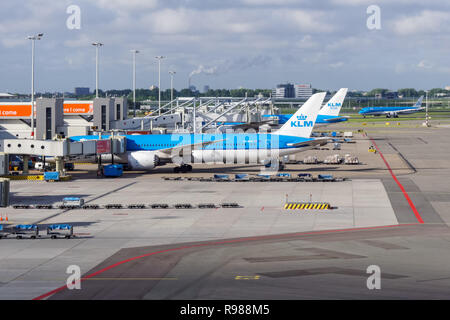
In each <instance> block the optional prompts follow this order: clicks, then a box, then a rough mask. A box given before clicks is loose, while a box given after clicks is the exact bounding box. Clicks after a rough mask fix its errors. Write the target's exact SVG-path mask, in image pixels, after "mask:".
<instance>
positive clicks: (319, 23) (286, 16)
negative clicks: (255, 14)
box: [273, 9, 336, 33]
mask: <svg viewBox="0 0 450 320" xmlns="http://www.w3.org/2000/svg"><path fill="white" fill-rule="evenodd" d="M273 15H274V16H276V17H277V18H278V19H279V21H280V22H282V21H286V22H288V23H290V24H292V25H294V26H296V27H297V28H298V30H297V32H313V33H321V32H332V31H335V30H336V26H334V25H332V24H330V23H328V22H327V21H328V19H327V18H328V17H329V16H330V14H327V13H325V12H322V11H313V10H285V9H283V10H277V11H275V12H274V13H273Z"/></svg>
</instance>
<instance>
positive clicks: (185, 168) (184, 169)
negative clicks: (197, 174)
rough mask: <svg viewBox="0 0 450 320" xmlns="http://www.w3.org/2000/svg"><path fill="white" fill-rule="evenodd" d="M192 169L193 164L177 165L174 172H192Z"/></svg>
mask: <svg viewBox="0 0 450 320" xmlns="http://www.w3.org/2000/svg"><path fill="white" fill-rule="evenodd" d="M191 171H192V166H191V165H189V164H183V165H181V166H179V167H175V168H173V172H175V173H180V172H181V173H186V172H191Z"/></svg>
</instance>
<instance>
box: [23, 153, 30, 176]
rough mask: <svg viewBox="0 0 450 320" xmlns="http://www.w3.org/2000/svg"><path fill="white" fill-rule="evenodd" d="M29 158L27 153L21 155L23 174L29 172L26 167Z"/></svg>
mask: <svg viewBox="0 0 450 320" xmlns="http://www.w3.org/2000/svg"><path fill="white" fill-rule="evenodd" d="M29 160H30V156H29V155H24V156H23V174H28V173H29V168H28V161H29Z"/></svg>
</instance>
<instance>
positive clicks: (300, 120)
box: [291, 114, 314, 128]
mask: <svg viewBox="0 0 450 320" xmlns="http://www.w3.org/2000/svg"><path fill="white" fill-rule="evenodd" d="M307 118H308V117H307V116H305V115H303V114H302V115H299V116H297V120H293V121H291V128H304V127H313V126H314V122H313V121H306V119H307Z"/></svg>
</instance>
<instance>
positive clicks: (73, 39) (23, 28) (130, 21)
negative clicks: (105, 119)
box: [0, 0, 450, 93]
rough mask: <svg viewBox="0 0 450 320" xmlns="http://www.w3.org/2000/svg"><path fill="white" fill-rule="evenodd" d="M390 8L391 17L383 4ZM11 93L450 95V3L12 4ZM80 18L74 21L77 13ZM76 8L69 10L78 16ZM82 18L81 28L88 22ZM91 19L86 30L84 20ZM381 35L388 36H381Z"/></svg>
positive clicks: (157, 0)
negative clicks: (287, 87)
mask: <svg viewBox="0 0 450 320" xmlns="http://www.w3.org/2000/svg"><path fill="white" fill-rule="evenodd" d="M373 5H375V6H377V8H379V15H377V14H376V12H374V11H373V10H372V9H371V8H372V7H371V6H373ZM0 6H1V12H0V61H1V64H0V66H1V76H0V92H20V93H28V92H30V90H31V41H30V40H27V36H29V35H33V34H37V33H44V36H43V38H42V40H40V41H36V56H35V59H36V69H35V87H36V91H37V92H62V91H69V92H73V89H74V87H90V88H91V90H93V89H94V88H95V48H94V47H93V46H92V45H91V43H92V42H95V41H99V42H101V43H103V44H104V46H103V47H101V48H100V51H99V52H100V53H99V55H100V67H99V69H100V85H99V87H100V89H103V90H107V89H130V88H131V87H132V53H131V52H130V50H132V49H136V50H139V51H140V52H139V53H138V54H137V58H136V60H137V61H136V64H137V67H136V72H137V76H136V77H137V87H138V88H149V87H150V86H152V85H158V63H157V60H156V59H155V56H159V55H163V56H165V57H166V58H165V59H164V60H162V63H161V87H162V89H165V88H170V76H169V73H168V72H169V71H171V70H172V71H175V72H176V74H175V75H174V87H175V88H176V89H178V90H179V89H182V88H186V87H187V86H188V78H189V76H190V75H191V76H192V78H191V79H192V80H191V81H192V84H193V85H196V86H197V88H198V89H202V88H203V86H204V85H209V86H210V87H211V88H212V89H218V88H229V89H233V88H239V87H245V88H274V87H275V86H276V85H277V84H279V83H286V82H291V83H311V84H312V86H313V87H314V88H320V89H327V90H336V89H339V88H341V87H348V88H350V90H370V89H372V88H388V89H391V90H396V89H399V88H416V89H431V88H435V87H444V86H447V85H450V60H449V59H448V57H449V56H450V41H449V40H450V1H448V0H429V1H423V0H420V1H419V0H326V1H318V0H226V1H223V0H178V1H177V0H89V1H88V0H73V1H67V0H58V1H54V0H2V1H1V4H0ZM73 6H76V8H79V15H77V10H75V11H72V10H71V8H73ZM68 9H69V10H68ZM78 18H79V19H78ZM78 21H79V28H78V24H77V22H78ZM374 26H375V27H377V26H378V27H377V28H374Z"/></svg>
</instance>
